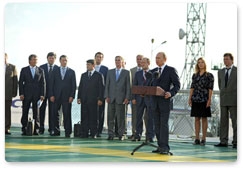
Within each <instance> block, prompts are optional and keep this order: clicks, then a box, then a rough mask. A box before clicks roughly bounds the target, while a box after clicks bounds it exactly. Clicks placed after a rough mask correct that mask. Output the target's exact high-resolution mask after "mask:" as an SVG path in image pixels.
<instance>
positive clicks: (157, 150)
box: [152, 149, 160, 153]
mask: <svg viewBox="0 0 243 169" xmlns="http://www.w3.org/2000/svg"><path fill="white" fill-rule="evenodd" d="M152 153H160V150H159V149H156V150H153V151H152Z"/></svg>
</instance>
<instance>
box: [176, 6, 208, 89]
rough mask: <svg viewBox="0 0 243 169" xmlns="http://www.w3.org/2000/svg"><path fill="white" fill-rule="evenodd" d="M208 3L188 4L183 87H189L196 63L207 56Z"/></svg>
mask: <svg viewBox="0 0 243 169" xmlns="http://www.w3.org/2000/svg"><path fill="white" fill-rule="evenodd" d="M205 34H206V3H189V4H187V24H186V33H185V35H186V53H185V65H184V68H183V71H182V74H181V77H180V78H181V81H182V89H189V88H190V84H191V78H192V74H193V72H194V65H195V64H196V60H197V59H198V58H199V57H204V56H205Z"/></svg>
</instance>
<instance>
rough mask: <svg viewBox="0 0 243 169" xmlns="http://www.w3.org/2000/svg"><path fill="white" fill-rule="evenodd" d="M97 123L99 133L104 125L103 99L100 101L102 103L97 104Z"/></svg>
mask: <svg viewBox="0 0 243 169" xmlns="http://www.w3.org/2000/svg"><path fill="white" fill-rule="evenodd" d="M98 117H99V125H98V134H101V133H102V131H103V126H104V117H105V101H103V102H102V105H101V106H99V113H98Z"/></svg>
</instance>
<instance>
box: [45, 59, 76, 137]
mask: <svg viewBox="0 0 243 169" xmlns="http://www.w3.org/2000/svg"><path fill="white" fill-rule="evenodd" d="M59 61H60V64H61V66H60V68H59V69H56V70H53V72H52V76H53V77H52V78H51V79H50V85H49V86H50V89H49V93H50V101H51V102H53V103H54V113H53V114H54V119H55V120H54V125H53V126H51V128H50V130H51V135H52V136H55V135H60V127H59V115H58V110H59V109H60V107H61V106H62V112H63V117H64V129H65V137H67V138H70V134H71V133H72V119H71V117H72V116H71V110H72V102H73V99H74V98H75V91H76V76H75V72H74V71H73V70H72V69H71V68H69V67H67V61H68V60H67V56H66V55H62V56H60V59H59Z"/></svg>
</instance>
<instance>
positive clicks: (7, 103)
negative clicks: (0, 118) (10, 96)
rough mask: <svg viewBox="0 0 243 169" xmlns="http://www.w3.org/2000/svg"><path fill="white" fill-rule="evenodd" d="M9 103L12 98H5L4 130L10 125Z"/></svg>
mask: <svg viewBox="0 0 243 169" xmlns="http://www.w3.org/2000/svg"><path fill="white" fill-rule="evenodd" d="M11 104H12V100H5V131H8V130H10V127H11Z"/></svg>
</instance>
